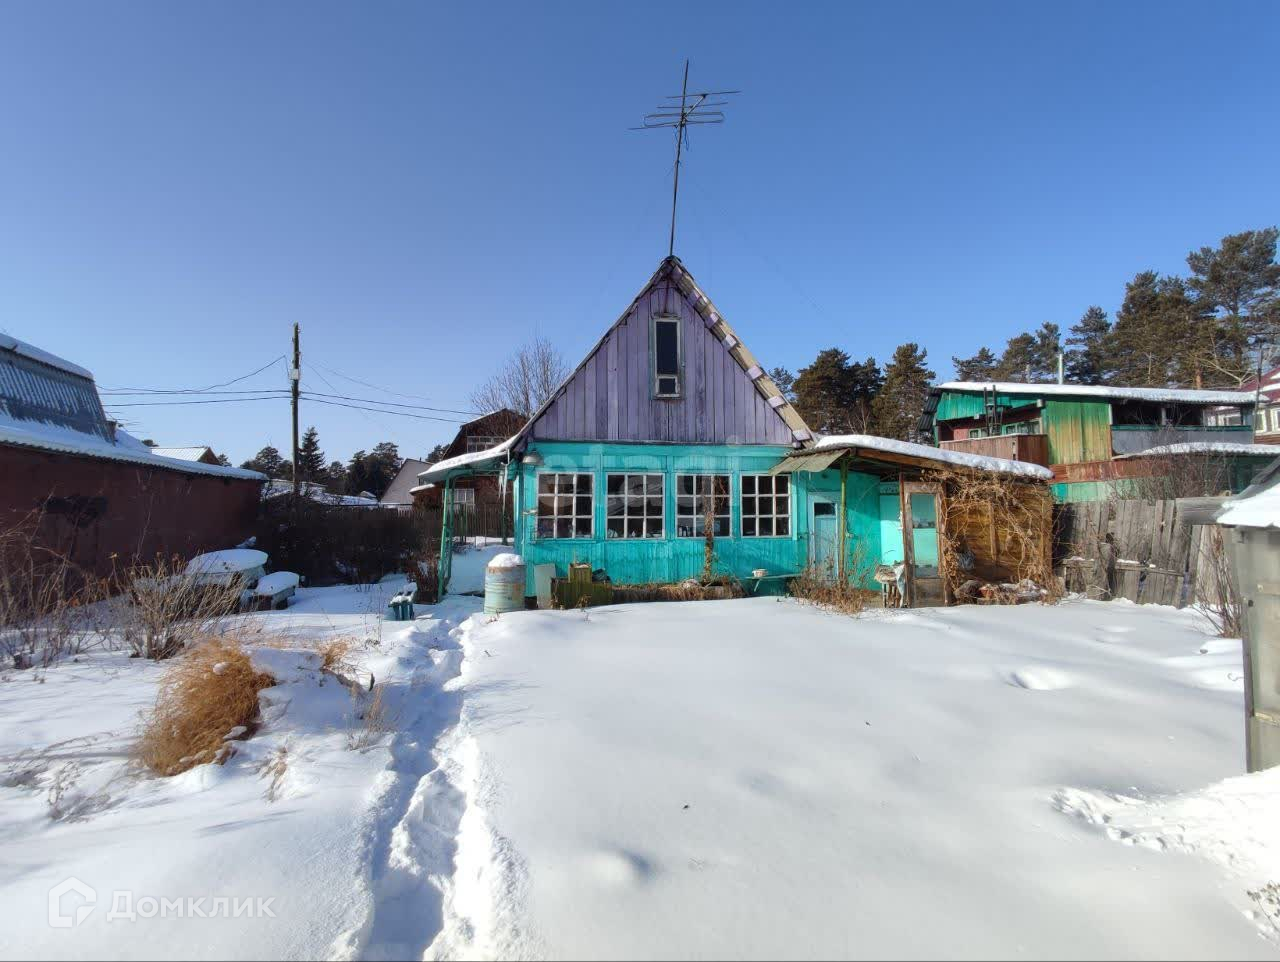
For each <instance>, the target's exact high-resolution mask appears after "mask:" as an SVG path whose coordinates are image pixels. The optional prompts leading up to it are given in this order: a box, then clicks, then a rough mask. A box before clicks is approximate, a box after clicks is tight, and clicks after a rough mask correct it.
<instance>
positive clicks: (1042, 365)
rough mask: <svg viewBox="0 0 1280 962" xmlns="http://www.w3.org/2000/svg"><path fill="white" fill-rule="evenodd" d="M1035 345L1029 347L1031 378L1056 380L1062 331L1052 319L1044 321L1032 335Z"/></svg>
mask: <svg viewBox="0 0 1280 962" xmlns="http://www.w3.org/2000/svg"><path fill="white" fill-rule="evenodd" d="M1032 336H1033V337H1034V338H1035V345H1034V346H1033V347H1032V349H1031V380H1033V381H1056V380H1058V353H1059V352H1060V351H1061V350H1062V332H1061V331H1060V330H1059V329H1058V325H1057V324H1054V323H1053V322H1052V321H1045V322H1044V323H1043V324H1041V325H1040V329H1039V330H1038V331H1036V332H1035V334H1034V335H1032Z"/></svg>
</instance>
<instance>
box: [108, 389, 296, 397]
mask: <svg viewBox="0 0 1280 962" xmlns="http://www.w3.org/2000/svg"><path fill="white" fill-rule="evenodd" d="M98 393H99V394H100V395H102V396H104V397H150V396H152V395H154V394H288V393H289V389H288V388H270V387H264V388H259V389H258V390H256V391H194V390H192V391H186V390H173V391H159V390H155V391H151V390H143V389H142V388H139V389H138V390H136V391H122V390H117V389H114V388H107V389H104V390H99V391H98Z"/></svg>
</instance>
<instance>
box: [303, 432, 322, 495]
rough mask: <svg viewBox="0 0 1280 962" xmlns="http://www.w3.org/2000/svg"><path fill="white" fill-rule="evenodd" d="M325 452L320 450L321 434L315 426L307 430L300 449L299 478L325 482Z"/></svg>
mask: <svg viewBox="0 0 1280 962" xmlns="http://www.w3.org/2000/svg"><path fill="white" fill-rule="evenodd" d="M324 467H325V464H324V452H323V451H321V450H320V432H318V431H317V430H316V429H315V425H312V426H311V427H309V428H307V430H306V433H305V434H303V435H302V444H301V445H299V447H298V477H299V478H300V480H302V481H320V482H323V481H324V473H325V472H324Z"/></svg>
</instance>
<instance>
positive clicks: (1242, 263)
mask: <svg viewBox="0 0 1280 962" xmlns="http://www.w3.org/2000/svg"><path fill="white" fill-rule="evenodd" d="M1278 236H1280V231H1277V229H1276V228H1275V227H1267V228H1264V229H1262V230H1247V231H1244V232H1242V233H1239V234H1229V235H1228V236H1226V237H1224V238H1222V243H1221V244H1220V245H1219V246H1218V247H1217V248H1213V247H1202V248H1200V250H1198V251H1192V252H1191V253H1190V254H1188V255H1187V266H1188V267H1190V268H1191V277H1189V278H1188V279H1187V286H1188V287H1189V288H1190V289H1191V290H1192V291H1193V292H1194V293H1195V294H1196V295H1197V298H1198V299H1199V300H1201V301H1203V302H1204V305H1205V306H1206V307H1211V308H1213V309H1215V310H1220V311H1222V312H1223V313H1224V314H1225V316H1226V319H1229V320H1230V321H1233V322H1235V323H1238V324H1239V325H1240V326H1241V327H1242V328H1243V329H1244V333H1245V335H1246V336H1248V337H1249V338H1250V339H1252V340H1257V339H1259V338H1270V339H1271V340H1272V341H1274V334H1275V332H1274V331H1271V330H1269V325H1267V324H1265V321H1267V320H1268V319H1269V317H1270V314H1271V310H1270V308H1271V307H1272V305H1273V302H1274V299H1275V297H1276V295H1277V293H1280V264H1277V263H1276V239H1277V237H1278Z"/></svg>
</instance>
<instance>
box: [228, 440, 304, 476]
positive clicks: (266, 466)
mask: <svg viewBox="0 0 1280 962" xmlns="http://www.w3.org/2000/svg"><path fill="white" fill-rule="evenodd" d="M240 467H242V468H248V469H249V470H250V471H261V472H262V473H263V474H265V475H266V476H267V477H269V478H283V477H285V475H286V472H285V470H284V469H285V463H284V458H282V457H280V452H279V451H278V450H276V448H274V447H273V446H271V445H270V444H268V445H267V446H266V447H265V448H263V449H262V450H261V451H259V452H258V453H257V454H255V455H254V456H253V457H252V458H250V459H249V460H248V461H246V462H244V463H243V464H242V465H240ZM287 473H288V474H289V475H292V474H293V472H292V471H289V472H287Z"/></svg>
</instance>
